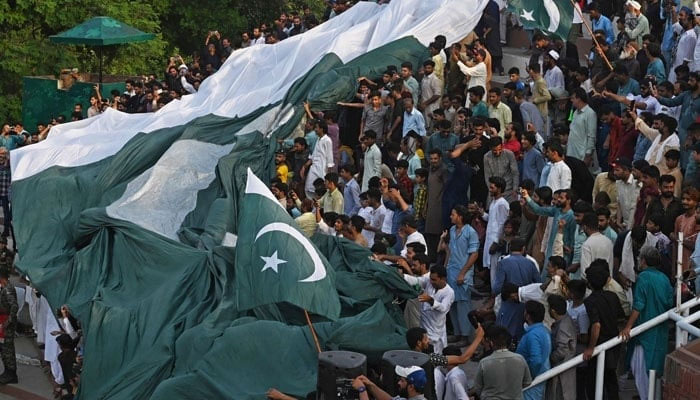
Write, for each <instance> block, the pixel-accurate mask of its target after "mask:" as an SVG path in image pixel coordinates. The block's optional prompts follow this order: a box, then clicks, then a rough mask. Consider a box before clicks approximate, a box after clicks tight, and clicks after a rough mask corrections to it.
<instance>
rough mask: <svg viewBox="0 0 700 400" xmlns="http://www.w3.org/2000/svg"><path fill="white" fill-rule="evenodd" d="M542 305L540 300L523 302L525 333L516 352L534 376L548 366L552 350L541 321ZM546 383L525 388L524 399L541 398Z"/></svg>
mask: <svg viewBox="0 0 700 400" xmlns="http://www.w3.org/2000/svg"><path fill="white" fill-rule="evenodd" d="M544 312H545V310H544V305H543V304H542V303H540V302H537V301H534V300H530V301H528V302H527V303H525V322H527V327H526V328H525V335H523V338H522V339H521V340H520V343H518V348H517V349H516V350H515V352H516V353H518V354H520V355H521V356H523V358H524V359H525V362H527V366H528V367H529V368H530V375H532V376H533V377H536V376H537V375H540V374H542V373H544V372H546V371H547V370H548V369H549V368H550V364H549V355H550V354H551V352H552V338H551V336H550V333H549V329H547V328H546V327H545V326H544V324H543V323H542V321H543V320H544ZM546 385H547V383H546V382H542V383H540V384H539V385H537V386H535V387H533V388H530V389H528V390H526V391H525V392H524V393H523V397H524V398H525V400H535V399H537V400H542V399H543V398H544V389H545V387H546Z"/></svg>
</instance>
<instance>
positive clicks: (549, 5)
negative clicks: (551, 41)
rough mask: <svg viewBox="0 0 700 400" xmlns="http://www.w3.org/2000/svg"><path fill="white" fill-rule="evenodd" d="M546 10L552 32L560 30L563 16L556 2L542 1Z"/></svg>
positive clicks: (552, 0) (551, 0)
mask: <svg viewBox="0 0 700 400" xmlns="http://www.w3.org/2000/svg"><path fill="white" fill-rule="evenodd" d="M542 2H543V4H544V8H545V10H547V14H548V15H549V28H547V29H548V30H549V31H550V32H556V31H557V29H559V21H560V20H561V15H560V14H559V7H557V5H556V3H554V0H542Z"/></svg>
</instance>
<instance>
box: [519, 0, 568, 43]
mask: <svg viewBox="0 0 700 400" xmlns="http://www.w3.org/2000/svg"><path fill="white" fill-rule="evenodd" d="M508 9H509V10H510V11H511V12H513V13H515V14H516V15H517V16H518V17H519V18H520V22H522V24H523V25H524V26H525V27H526V28H531V29H538V30H540V31H542V32H549V33H552V34H554V35H556V36H558V37H559V38H561V39H562V40H564V41H566V40H567V38H568V37H569V30H571V23H572V21H573V19H574V12H575V11H574V6H573V3H572V2H571V0H509V1H508Z"/></svg>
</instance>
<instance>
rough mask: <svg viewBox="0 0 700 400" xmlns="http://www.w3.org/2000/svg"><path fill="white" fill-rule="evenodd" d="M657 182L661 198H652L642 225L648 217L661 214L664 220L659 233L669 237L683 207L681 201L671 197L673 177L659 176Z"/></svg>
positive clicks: (674, 182)
mask: <svg viewBox="0 0 700 400" xmlns="http://www.w3.org/2000/svg"><path fill="white" fill-rule="evenodd" d="M659 181H660V182H661V196H659V197H654V198H653V199H652V200H651V202H650V203H649V206H647V211H646V214H645V215H644V224H646V223H647V221H648V220H649V216H650V215H654V214H657V213H659V214H662V215H663V216H664V220H663V223H662V225H661V232H663V234H664V235H666V236H669V235H670V234H671V232H673V229H674V227H673V225H674V223H675V222H676V218H678V216H679V215H681V214H682V213H683V205H682V204H681V200H680V199H679V198H677V197H675V196H674V195H673V194H674V192H675V190H676V178H674V177H673V175H661V178H659Z"/></svg>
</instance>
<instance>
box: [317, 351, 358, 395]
mask: <svg viewBox="0 0 700 400" xmlns="http://www.w3.org/2000/svg"><path fill="white" fill-rule="evenodd" d="M365 374H367V357H366V356H365V355H364V354H360V353H354V352H352V351H324V352H322V353H320V354H319V355H318V379H317V384H316V398H317V399H319V400H331V399H334V400H335V399H348V400H350V399H356V398H358V396H357V392H356V391H354V390H353V389H352V380H353V379H355V378H356V377H357V376H358V375H365Z"/></svg>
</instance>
